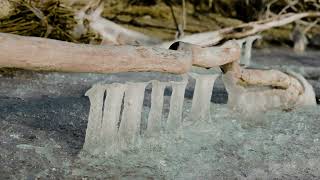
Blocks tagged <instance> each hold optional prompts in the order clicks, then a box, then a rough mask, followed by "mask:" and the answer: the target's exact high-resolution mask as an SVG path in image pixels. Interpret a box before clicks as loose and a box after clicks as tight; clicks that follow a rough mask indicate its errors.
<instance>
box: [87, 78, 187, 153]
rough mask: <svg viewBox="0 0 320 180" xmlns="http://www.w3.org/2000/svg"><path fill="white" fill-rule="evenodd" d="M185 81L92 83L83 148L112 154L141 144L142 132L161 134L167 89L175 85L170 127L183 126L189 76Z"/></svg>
mask: <svg viewBox="0 0 320 180" xmlns="http://www.w3.org/2000/svg"><path fill="white" fill-rule="evenodd" d="M182 79H183V80H182V81H178V82H177V81H170V82H160V81H155V80H152V81H148V82H127V83H124V84H121V83H113V84H106V85H101V84H98V85H95V86H93V87H92V88H91V89H90V90H89V91H88V92H87V93H86V95H87V96H88V97H89V99H90V103H91V106H90V113H89V120H88V126H87V132H86V138H85V143H84V147H83V149H84V150H85V151H88V152H89V153H91V154H96V155H98V154H112V153H115V152H117V151H119V150H123V149H128V148H130V147H135V146H139V144H140V142H141V135H142V134H146V135H151V136H153V135H160V132H161V129H162V126H164V125H163V124H162V110H163V102H164V90H165V88H166V87H167V86H171V87H172V95H171V101H170V103H171V105H170V111H169V116H168V119H167V126H166V127H167V128H169V130H174V129H177V128H179V127H181V125H182V111H183V102H184V92H185V89H186V85H187V83H188V79H187V77H186V76H182ZM149 83H152V94H151V109H150V112H149V115H148V122H147V125H148V126H147V129H146V130H145V131H146V132H143V131H144V129H143V128H142V127H140V126H141V122H142V119H143V118H144V117H142V113H143V101H144V97H145V89H146V87H147V85H148V84H149Z"/></svg>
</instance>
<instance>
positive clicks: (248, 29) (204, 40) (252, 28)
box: [161, 12, 320, 47]
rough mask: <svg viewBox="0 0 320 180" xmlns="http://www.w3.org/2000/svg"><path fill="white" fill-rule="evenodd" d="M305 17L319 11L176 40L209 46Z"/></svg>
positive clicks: (167, 44) (316, 14)
mask: <svg viewBox="0 0 320 180" xmlns="http://www.w3.org/2000/svg"><path fill="white" fill-rule="evenodd" d="M305 17H320V12H305V13H297V14H293V13H288V14H283V15H280V16H277V17H272V18H269V19H266V20H261V21H254V22H249V23H245V24H241V25H239V26H235V27H227V28H223V29H220V30H217V31H212V32H204V33H198V34H193V35H190V36H185V37H183V38H181V39H179V40H178V41H183V42H188V43H192V44H197V45H200V46H211V45H215V44H217V43H219V42H220V41H222V40H228V39H239V38H244V37H247V36H251V35H255V34H257V33H259V32H262V31H265V30H268V29H271V28H274V27H279V26H283V25H286V24H289V23H292V22H294V21H296V20H300V19H302V18H305ZM170 44H172V42H165V43H163V44H161V47H169V46H170Z"/></svg>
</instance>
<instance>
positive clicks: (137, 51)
mask: <svg viewBox="0 0 320 180" xmlns="http://www.w3.org/2000/svg"><path fill="white" fill-rule="evenodd" d="M221 57H223V61H221ZM239 58H240V48H239V46H238V44H237V43H236V42H228V43H226V44H224V45H222V46H220V47H210V48H205V49H203V48H201V49H200V48H197V47H196V46H195V47H194V48H193V50H192V51H175V50H168V49H162V48H157V47H142V46H128V45H124V46H98V45H87V44H75V43H69V42H63V41H58V40H51V39H44V38H37V37H23V36H18V35H11V34H5V33H0V67H6V68H21V69H29V70H37V71H62V72H93V73H116V72H139V71H155V72H168V73H175V74H183V73H186V72H188V71H189V70H190V69H191V66H192V65H196V66H200V67H206V68H208V67H215V66H219V65H222V64H225V63H226V62H233V61H236V60H238V59H239Z"/></svg>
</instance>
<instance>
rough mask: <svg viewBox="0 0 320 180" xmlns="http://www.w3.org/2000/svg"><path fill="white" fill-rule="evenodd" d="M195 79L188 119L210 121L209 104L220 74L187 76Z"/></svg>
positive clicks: (191, 74) (192, 74) (193, 74)
mask: <svg viewBox="0 0 320 180" xmlns="http://www.w3.org/2000/svg"><path fill="white" fill-rule="evenodd" d="M189 75H190V76H191V77H192V78H194V79H196V85H195V89H194V94H193V100H192V107H191V114H190V118H191V120H194V121H203V120H204V121H210V119H211V114H210V104H211V95H212V89H213V85H214V82H215V80H216V79H217V77H218V76H219V75H220V74H205V75H200V74H196V73H190V74H189Z"/></svg>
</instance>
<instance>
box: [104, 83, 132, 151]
mask: <svg viewBox="0 0 320 180" xmlns="http://www.w3.org/2000/svg"><path fill="white" fill-rule="evenodd" d="M125 88H126V85H125V84H118V83H114V84H110V85H107V96H106V99H105V102H104V111H103V118H102V126H101V138H100V144H101V145H100V146H101V148H102V149H101V150H102V152H103V151H104V152H112V151H114V150H116V149H117V144H118V141H117V137H118V123H119V120H120V111H121V104H122V100H123V95H124V91H125Z"/></svg>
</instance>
